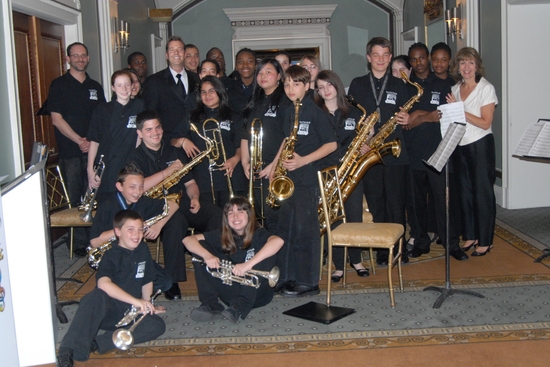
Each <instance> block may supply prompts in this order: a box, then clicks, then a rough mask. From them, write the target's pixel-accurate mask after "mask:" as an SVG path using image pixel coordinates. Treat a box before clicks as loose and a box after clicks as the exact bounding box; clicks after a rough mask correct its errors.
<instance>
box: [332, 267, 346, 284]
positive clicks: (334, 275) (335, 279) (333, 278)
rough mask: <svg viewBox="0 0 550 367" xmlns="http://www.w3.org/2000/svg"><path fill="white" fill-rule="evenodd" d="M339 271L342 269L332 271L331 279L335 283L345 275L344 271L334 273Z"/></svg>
mask: <svg viewBox="0 0 550 367" xmlns="http://www.w3.org/2000/svg"><path fill="white" fill-rule="evenodd" d="M337 271H342V270H336V271H334V272H333V273H332V275H331V276H330V279H331V280H332V282H333V283H338V282H339V281H340V279H342V277H343V276H344V272H343V271H342V274H340V275H336V274H334V273H336V272H337Z"/></svg>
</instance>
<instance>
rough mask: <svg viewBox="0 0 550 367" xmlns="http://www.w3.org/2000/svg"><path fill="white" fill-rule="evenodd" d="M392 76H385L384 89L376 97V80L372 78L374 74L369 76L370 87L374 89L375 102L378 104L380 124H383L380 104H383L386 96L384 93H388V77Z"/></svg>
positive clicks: (377, 110)
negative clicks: (383, 98)
mask: <svg viewBox="0 0 550 367" xmlns="http://www.w3.org/2000/svg"><path fill="white" fill-rule="evenodd" d="M389 75H390V74H389V73H386V76H384V81H383V82H382V88H381V89H380V94H379V95H378V96H377V95H376V88H375V87H374V79H373V77H372V73H370V74H369V78H370V86H371V88H372V94H373V96H374V101H375V102H376V112H378V124H380V122H381V117H382V116H381V114H380V102H382V96H383V95H384V92H385V91H386V84H387V83H388V76H389Z"/></svg>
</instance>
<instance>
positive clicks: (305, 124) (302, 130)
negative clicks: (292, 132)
mask: <svg viewBox="0 0 550 367" xmlns="http://www.w3.org/2000/svg"><path fill="white" fill-rule="evenodd" d="M310 123H311V121H300V125H298V135H309V124H310Z"/></svg>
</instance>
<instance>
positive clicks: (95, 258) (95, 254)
mask: <svg viewBox="0 0 550 367" xmlns="http://www.w3.org/2000/svg"><path fill="white" fill-rule="evenodd" d="M169 210H170V207H169V206H168V201H167V199H166V197H164V208H163V210H162V213H160V214H159V215H157V216H154V217H153V218H150V219H147V220H146V221H145V222H143V232H147V230H148V229H149V228H151V226H153V225H154V224H155V223H157V222H159V221H161V220H163V219H164V218H165V217H166V216H167V215H168V211H169ZM114 240H116V236H114V237H111V238H109V241H107V242H105V243H102V244H101V245H100V246H98V247H92V246H88V247H87V248H86V251H87V252H88V265H90V267H91V268H92V269H94V270H97V268H98V266H99V263H100V262H101V259H103V255H104V254H105V252H107V251H108V250H110V249H111V247H113V245H112V243H113V241H114Z"/></svg>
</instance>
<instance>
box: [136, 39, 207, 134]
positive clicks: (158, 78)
mask: <svg viewBox="0 0 550 367" xmlns="http://www.w3.org/2000/svg"><path fill="white" fill-rule="evenodd" d="M184 47H185V43H184V42H183V40H182V39H181V38H180V37H178V36H172V37H170V38H169V39H168V43H167V44H166V60H167V61H168V67H167V68H166V69H164V70H161V71H159V72H158V73H155V74H153V75H151V76H150V77H148V78H147V79H146V81H145V83H144V85H143V99H144V101H145V106H146V108H147V109H149V110H153V111H157V112H158V114H159V115H160V118H161V121H162V128H163V129H164V139H163V140H164V141H165V143H166V144H170V141H171V140H172V139H174V138H177V137H178V136H176V135H175V134H174V132H175V131H176V130H177V129H176V127H177V126H178V125H179V124H188V121H187V120H186V118H185V116H186V115H187V112H188V111H186V107H185V106H186V104H185V100H186V98H187V96H188V95H189V94H191V92H193V91H194V90H195V86H196V85H197V83H198V81H199V76H198V75H197V74H195V73H192V72H190V71H187V70H185V68H184V65H183V61H184V60H185V51H184ZM180 130H181V127H180ZM184 130H185V131H187V130H189V127H185V128H184Z"/></svg>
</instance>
